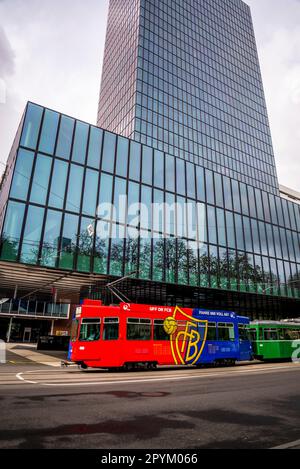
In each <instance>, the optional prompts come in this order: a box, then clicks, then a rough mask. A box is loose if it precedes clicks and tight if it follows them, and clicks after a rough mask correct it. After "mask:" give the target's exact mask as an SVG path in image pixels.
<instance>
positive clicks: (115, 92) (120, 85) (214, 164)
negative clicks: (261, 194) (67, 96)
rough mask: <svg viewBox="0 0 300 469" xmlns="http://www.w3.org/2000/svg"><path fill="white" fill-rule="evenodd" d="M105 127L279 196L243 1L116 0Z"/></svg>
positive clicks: (103, 96)
mask: <svg viewBox="0 0 300 469" xmlns="http://www.w3.org/2000/svg"><path fill="white" fill-rule="evenodd" d="M129 28H130V31H129V30H128V29H129ZM121 68H122V73H119V72H120V69H121ZM98 125H99V127H103V128H105V129H107V130H110V131H112V132H116V133H118V134H121V135H124V136H127V137H130V138H131V139H134V140H136V141H138V142H141V143H143V144H146V145H148V146H150V147H153V148H155V149H158V150H160V151H164V152H165V153H168V154H170V155H174V156H176V157H180V158H182V159H185V160H187V161H190V162H193V163H196V164H200V165H201V166H204V167H205V168H207V169H210V170H213V171H216V172H219V173H221V174H223V175H225V176H230V177H231V178H233V179H236V180H238V181H240V182H244V183H246V184H250V185H252V186H254V187H258V188H260V189H263V190H267V191H268V192H271V193H274V194H275V195H278V194H279V193H278V180H277V173H276V167H275V160H274V154H273V147H272V140H271V134H270V128H269V122H268V115H267V109H266V102H265V96H264V91H263V85H262V78H261V73H260V67H259V60H258V54H257V49H256V42H255V36H254V31H253V25H252V19H251V12H250V8H249V7H248V5H246V4H245V3H244V2H242V1H240V0H186V1H184V2H182V1H180V0H139V1H137V0H127V1H126V2H124V1H123V0H110V12H109V18H108V32H107V38H106V48H105V60H104V68H103V78H102V85H101V93H100V101H99V114H98Z"/></svg>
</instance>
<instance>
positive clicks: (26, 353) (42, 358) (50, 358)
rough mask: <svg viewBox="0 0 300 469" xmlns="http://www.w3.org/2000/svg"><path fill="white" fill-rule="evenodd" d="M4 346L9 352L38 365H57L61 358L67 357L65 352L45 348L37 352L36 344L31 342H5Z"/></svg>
mask: <svg viewBox="0 0 300 469" xmlns="http://www.w3.org/2000/svg"><path fill="white" fill-rule="evenodd" d="M6 348H7V350H8V351H10V352H11V353H14V354H15V355H18V356H20V357H22V358H24V359H26V360H31V361H32V362H35V363H39V364H40V365H48V366H53V367H59V366H60V364H61V360H65V359H66V358H67V352H55V351H46V350H45V351H44V350H43V351H38V352H37V350H36V345H32V344H6Z"/></svg>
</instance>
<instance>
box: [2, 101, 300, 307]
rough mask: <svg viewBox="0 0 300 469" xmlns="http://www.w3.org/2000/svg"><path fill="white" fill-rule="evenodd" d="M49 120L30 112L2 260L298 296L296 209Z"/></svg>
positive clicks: (195, 168) (198, 169)
mask: <svg viewBox="0 0 300 469" xmlns="http://www.w3.org/2000/svg"><path fill="white" fill-rule="evenodd" d="M49 112H50V111H48V110H47V109H44V108H42V107H40V106H37V105H34V104H29V105H28V107H27V113H26V119H25V124H24V128H23V134H22V139H21V142H20V147H19V149H18V151H17V159H16V164H15V170H14V175H13V179H12V183H11V189H10V194H9V199H8V201H7V209H6V215H5V219H4V224H3V231H2V249H1V259H2V260H11V261H17V262H22V263H27V264H31V265H41V266H48V267H56V268H60V269H65V270H75V271H78V272H86V273H96V274H104V275H111V276H123V275H126V274H128V273H130V272H132V271H135V272H136V277H137V278H140V279H144V280H152V281H155V282H166V283H170V284H176V285H186V286H195V287H203V288H211V289H219V290H226V291H240V292H250V293H256V294H264V295H268V296H272V297H277V298H279V297H287V298H295V299H297V298H300V289H299V287H300V279H299V278H300V277H299V276H300V206H299V205H298V204H297V203H293V202H290V201H287V200H286V199H282V198H280V197H278V196H276V195H273V194H270V193H268V192H265V191H261V190H260V189H258V188H255V187H253V186H250V185H246V184H243V183H241V182H239V181H237V180H234V179H231V178H230V177H227V176H223V175H221V174H218V173H214V172H213V171H211V170H208V169H207V168H204V167H202V166H199V165H195V164H194V163H191V162H187V161H185V160H183V159H177V158H174V157H173V156H172V155H169V154H167V153H164V152H162V151H158V150H155V149H152V148H150V147H148V146H145V145H141V144H139V143H137V142H134V141H130V140H128V139H126V138H124V137H122V136H117V135H115V134H112V133H110V132H107V131H103V130H99V129H97V128H96V127H93V126H90V125H88V124H83V123H81V122H76V121H75V120H74V121H73V120H72V119H70V118H66V117H65V116H61V115H59V114H57V113H53V111H51V122H52V123H53V126H54V129H55V131H54V129H53V128H50V127H49V115H50V114H49ZM31 114H32V115H33V116H37V115H40V116H41V118H40V119H36V118H35V119H33V118H31ZM45 122H46V123H45ZM57 122H59V126H58V127H57V125H56V123H57ZM66 122H68V126H69V129H70V128H72V129H73V131H72V139H71V140H70V133H69V131H67V132H66ZM70 123H72V124H71V126H70ZM29 125H30V132H31V134H32V135H39V138H38V139H37V140H36V142H35V148H33V144H32V139H28V138H27V137H24V135H25V136H26V135H28V134H29V130H28V128H27V126H29ZM46 127H47V135H48V137H47V142H48V143H47V145H46V146H45V147H44V149H47V150H48V153H46V152H43V151H42V150H41V144H40V141H41V140H43V139H44V137H43V129H45V128H46ZM78 129H80V130H78ZM78 132H79V133H78ZM51 135H52V139H53V141H51V139H50V136H51ZM56 135H57V136H58V138H56ZM79 140H80V142H79ZM102 143H103V144H102ZM26 144H27V145H28V147H27V146H26ZM76 146H77V149H76V150H75V148H76ZM58 148H60V149H62V148H65V149H66V148H69V149H70V150H68V151H67V152H60V151H59V152H58V150H57V149H58ZM75 154H76V155H77V156H76V158H74V155H75ZM58 155H60V156H58ZM67 155H68V157H67ZM91 155H93V156H91ZM89 156H90V157H89ZM96 162H98V167H97V168H96V166H97V165H96V164H95V163H96ZM122 196H123V197H124V196H126V198H125V199H122ZM152 203H156V204H158V205H156V206H155V207H158V208H157V209H155V210H149V207H151V204H152ZM99 204H101V207H100V208H99V209H98V210H97V207H98V206H99ZM106 204H113V206H112V207H111V206H110V205H106ZM140 204H143V205H140ZM298 279H299V282H297V281H298Z"/></svg>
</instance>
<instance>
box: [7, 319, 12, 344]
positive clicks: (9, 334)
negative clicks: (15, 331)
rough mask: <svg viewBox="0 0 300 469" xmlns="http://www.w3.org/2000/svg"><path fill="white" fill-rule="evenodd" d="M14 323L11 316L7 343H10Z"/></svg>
mask: <svg viewBox="0 0 300 469" xmlns="http://www.w3.org/2000/svg"><path fill="white" fill-rule="evenodd" d="M12 324H13V317H11V318H10V321H9V326H8V331H7V336H6V338H7V343H8V344H9V342H10V336H11V330H12Z"/></svg>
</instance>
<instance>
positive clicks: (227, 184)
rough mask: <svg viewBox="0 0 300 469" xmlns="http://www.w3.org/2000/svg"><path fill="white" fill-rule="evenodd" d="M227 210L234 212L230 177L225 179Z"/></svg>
mask: <svg viewBox="0 0 300 469" xmlns="http://www.w3.org/2000/svg"><path fill="white" fill-rule="evenodd" d="M223 184H224V199H225V208H227V210H232V193H231V181H230V179H229V178H228V177H223Z"/></svg>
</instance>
